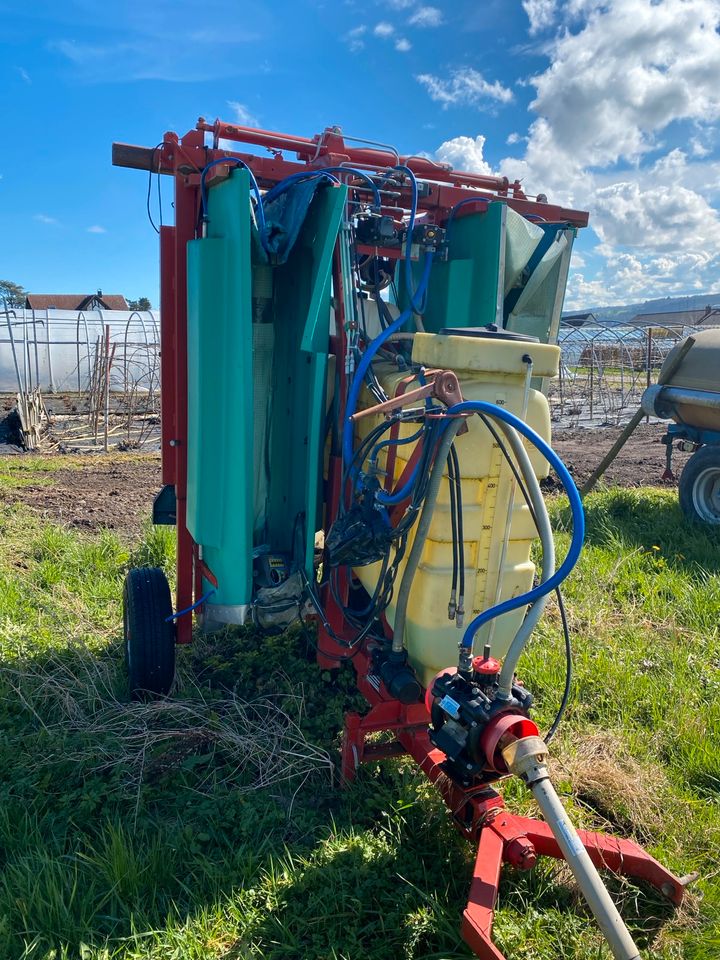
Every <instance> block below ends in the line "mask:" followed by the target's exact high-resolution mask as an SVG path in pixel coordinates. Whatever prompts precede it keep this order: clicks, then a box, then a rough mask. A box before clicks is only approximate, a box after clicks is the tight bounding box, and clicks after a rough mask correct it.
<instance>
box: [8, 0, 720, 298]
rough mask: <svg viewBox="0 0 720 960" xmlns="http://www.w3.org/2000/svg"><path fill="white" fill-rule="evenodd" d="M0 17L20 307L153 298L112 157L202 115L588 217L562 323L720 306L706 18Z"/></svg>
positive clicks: (493, 6) (39, 6)
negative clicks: (372, 148)
mask: <svg viewBox="0 0 720 960" xmlns="http://www.w3.org/2000/svg"><path fill="white" fill-rule="evenodd" d="M0 17H1V18H2V21H1V22H2V24H3V29H2V34H1V35H0V102H1V103H2V104H3V109H2V117H3V124H2V133H1V134H0V138H1V139H0V277H1V278H2V279H8V280H12V281H14V282H16V283H19V284H21V285H22V286H24V287H25V288H26V289H28V290H30V291H33V292H38V293H43V292H48V293H62V292H69V293H88V292H91V291H94V290H97V289H102V290H104V291H105V292H106V293H123V294H125V295H126V296H128V297H131V298H138V297H141V296H147V297H149V298H150V300H151V301H152V302H153V304H155V305H156V304H157V302H158V289H159V276H158V274H159V269H158V245H157V236H156V234H155V232H154V231H153V228H152V227H151V225H150V223H149V221H148V218H147V213H146V193H147V175H146V174H143V173H142V172H140V171H133V170H126V169H119V168H114V167H112V166H111V162H110V155H111V144H112V142H113V140H119V141H124V142H126V143H134V144H140V145H144V146H154V145H155V144H156V143H157V142H158V141H159V140H161V139H162V136H163V133H164V132H165V131H166V130H174V131H176V132H178V133H180V134H183V133H185V132H186V131H187V130H189V129H191V128H192V127H193V126H194V124H195V122H196V120H197V118H198V116H204V117H206V118H208V119H214V118H215V117H220V118H221V119H225V120H229V121H239V122H241V123H243V124H246V125H251V126H254V125H259V126H262V127H264V128H266V129H271V130H279V131H282V132H286V133H295V134H301V135H304V136H312V135H313V134H315V133H319V132H320V131H322V130H323V129H324V127H326V126H328V125H331V124H337V125H339V126H341V127H342V129H343V131H344V132H345V133H346V134H348V135H350V136H357V137H368V138H370V139H373V140H378V141H383V142H386V143H392V144H394V145H395V146H396V147H397V149H398V150H399V151H400V152H401V153H424V154H427V155H429V156H432V157H436V158H437V159H440V160H443V161H447V162H450V163H452V165H453V166H454V167H456V168H458V169H465V170H473V171H480V172H484V171H492V172H494V173H502V174H505V175H507V176H509V177H510V178H511V179H513V178H515V177H520V178H521V179H522V181H523V185H524V188H525V189H526V191H527V192H528V193H530V194H536V193H539V192H543V193H545V194H547V196H548V199H549V200H550V201H551V202H556V203H561V204H564V205H568V206H572V207H575V208H577V209H583V210H589V212H590V227H589V228H587V229H585V230H584V231H581V233H580V236H579V237H578V240H577V241H576V246H575V253H574V256H573V262H572V267H571V273H570V279H569V284H568V294H567V297H566V307H568V308H572V309H578V308H582V307H592V306H603V305H611V304H617V303H626V302H634V301H641V300H644V299H646V298H654V297H664V296H678V295H687V294H693V293H703V292H709V291H714V290H719V291H720V274H719V267H720V213H719V204H720V137H719V136H718V132H719V128H718V119H719V117H720V33H719V32H718V28H719V27H720V0H605V2H599V0H482V2H480V0H454V2H448V3H445V2H441V0H434V2H433V4H432V5H431V4H429V3H424V2H422V0H382V2H376V0H344V2H343V0H273V2H255V0H152V2H148V0H126V2H123V3H119V2H114V0H106V2H104V3H101V2H99V0H63V2H62V3H58V2H57V0H51V2H50V0H34V2H33V3H27V2H25V3H20V2H17V0H13V2H11V3H7V2H3V0H0ZM162 187H163V204H164V216H165V219H166V220H167V218H168V214H169V212H170V204H171V200H172V197H171V184H170V182H169V178H163V184H162ZM153 213H154V216H155V218H156V219H157V213H158V211H157V194H156V186H155V184H153ZM719 296H720V294H719Z"/></svg>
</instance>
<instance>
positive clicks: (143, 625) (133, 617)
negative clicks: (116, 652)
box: [123, 567, 175, 699]
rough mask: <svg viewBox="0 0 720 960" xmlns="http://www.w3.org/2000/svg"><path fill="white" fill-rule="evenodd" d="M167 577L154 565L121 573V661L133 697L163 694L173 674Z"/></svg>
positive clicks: (173, 629) (168, 688)
mask: <svg viewBox="0 0 720 960" xmlns="http://www.w3.org/2000/svg"><path fill="white" fill-rule="evenodd" d="M172 612H173V610H172V600H171V597H170V586H169V584H168V582H167V577H166V576H165V574H164V573H163V571H162V570H160V569H159V568H158V567H136V568H134V569H133V570H130V571H129V573H128V575H127V576H126V577H125V586H124V589H123V628H124V634H125V664H126V666H127V672H128V683H129V686H130V693H131V695H132V696H133V697H134V698H135V699H142V698H144V697H147V696H153V695H154V696H166V695H167V694H168V693H169V692H170V688H171V687H172V683H173V680H174V678H175V625H174V624H173V622H172V620H168V619H167V618H168V617H170V616H171V615H172Z"/></svg>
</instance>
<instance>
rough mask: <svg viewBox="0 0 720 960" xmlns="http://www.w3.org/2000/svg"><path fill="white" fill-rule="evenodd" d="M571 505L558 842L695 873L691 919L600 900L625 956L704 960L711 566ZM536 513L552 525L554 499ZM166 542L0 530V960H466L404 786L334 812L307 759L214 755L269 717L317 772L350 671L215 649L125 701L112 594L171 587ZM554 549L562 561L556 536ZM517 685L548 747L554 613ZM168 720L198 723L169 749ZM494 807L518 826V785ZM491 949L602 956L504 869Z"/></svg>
mask: <svg viewBox="0 0 720 960" xmlns="http://www.w3.org/2000/svg"><path fill="white" fill-rule="evenodd" d="M63 462H64V461H63ZM11 472H12V473H13V474H14V475H15V476H17V471H16V470H15V468H14V466H13V468H12V471H11ZM1 480H2V478H1V477H0V482H1ZM587 508H588V521H589V528H588V540H587V548H586V550H585V552H584V555H583V558H582V560H581V562H580V565H579V567H578V569H577V572H576V573H575V574H574V575H573V577H572V579H571V581H570V583H569V584H568V587H567V591H566V595H567V604H568V609H569V614H570V619H571V625H572V628H573V635H574V644H575V665H576V686H575V693H574V697H573V701H572V704H571V708H570V710H569V713H568V717H567V721H566V723H565V725H564V727H563V728H562V734H561V735H559V737H558V742H557V744H555V745H554V746H553V754H554V756H555V757H556V760H555V761H554V769H555V771H556V781H557V783H558V786H559V789H560V790H561V792H562V793H563V795H564V797H565V799H566V800H567V801H568V804H569V806H570V809H571V811H572V815H573V817H574V818H575V819H576V821H577V822H578V824H581V825H583V826H586V827H587V826H590V827H605V828H608V829H614V830H617V831H619V832H621V833H623V834H624V835H626V836H634V837H636V838H637V839H638V840H639V841H641V842H643V843H645V844H646V845H647V846H648V847H649V849H650V850H651V852H652V853H653V854H655V855H656V856H658V857H659V858H661V859H663V860H664V861H665V862H667V864H668V865H669V866H670V867H671V868H673V869H674V870H676V871H677V872H679V873H686V872H689V871H691V870H699V871H700V872H701V873H702V874H703V878H702V879H701V880H700V881H699V883H698V884H697V887H696V890H697V892H698V893H701V894H702V899H700V898H699V897H698V896H697V894H696V895H694V896H693V897H692V898H691V900H690V904H689V906H688V908H687V909H683V910H682V911H681V912H680V913H678V914H676V913H673V911H672V910H670V909H669V908H668V907H667V906H665V905H664V904H663V903H661V902H660V901H659V900H658V898H657V897H655V896H654V895H653V894H652V893H650V892H648V891H647V890H642V891H638V889H637V888H635V887H634V886H632V885H630V884H627V883H623V882H620V881H615V880H613V881H612V889H613V892H614V893H615V894H616V895H617V898H618V901H619V902H620V905H621V908H622V911H623V913H624V915H625V916H626V917H627V918H628V921H629V923H630V925H631V927H632V929H633V931H634V933H635V934H636V936H637V938H638V940H639V941H640V942H641V944H642V946H643V948H644V949H645V950H646V951H647V953H646V955H647V956H652V957H656V958H660V960H677V958H681V957H687V958H690V960H700V958H708V960H709V958H712V957H716V956H717V955H718V954H719V953H720V883H718V879H717V876H716V874H717V866H716V862H715V861H716V851H717V850H718V846H719V841H720V803H719V801H720V737H719V736H718V734H719V732H720V698H719V697H718V686H719V684H720V638H719V636H718V621H719V617H720V576H719V575H718V574H719V572H720V545H718V541H717V537H716V536H713V535H711V534H708V533H707V531H702V530H699V529H690V528H688V527H686V526H685V525H684V522H683V520H682V517H681V515H680V513H679V511H678V508H677V506H676V498H675V495H674V494H672V493H669V492H665V491H651V490H641V491H618V490H614V491H609V492H604V493H598V494H595V495H593V496H592V497H590V498H589V500H588V504H587ZM553 511H554V514H555V520H556V522H557V523H558V524H559V525H561V526H562V524H563V522H564V520H565V516H566V511H565V509H564V508H563V505H562V503H561V502H560V501H556V502H555V503H554V505H553ZM169 534H170V535H169ZM171 534H172V531H168V530H165V529H163V528H157V529H156V530H154V531H149V532H148V533H147V535H146V537H145V539H144V541H143V542H142V543H141V544H139V545H137V546H135V547H134V548H133V549H132V550H131V549H129V548H128V547H127V546H126V545H124V544H123V543H121V542H120V541H119V540H118V539H116V538H115V537H114V536H113V535H112V534H110V533H107V532H103V533H99V534H97V535H93V536H88V535H86V536H83V535H80V534H76V533H74V532H70V531H67V530H64V529H61V528H59V527H56V526H52V525H49V524H47V523H45V522H43V521H41V520H40V519H38V518H37V517H36V516H34V515H33V514H32V513H31V512H30V511H28V510H23V509H21V508H18V507H17V506H13V507H9V506H0V537H1V538H2V543H3V547H4V549H3V550H2V552H1V554H0V871H1V872H0V957H1V958H6V957H7V958H8V960H15V958H32V960H50V958H53V960H71V958H72V960H76V958H82V960H111V958H112V960H115V958H117V960H120V958H122V960H133V958H138V960H139V958H157V960H160V958H162V960H173V958H177V960H200V958H202V960H206V958H207V960H210V958H212V960H246V958H247V960H252V958H260V957H262V958H272V960H281V958H282V960H300V958H303V960H304V958H308V960H331V958H335V960H395V958H398V960H399V958H408V960H419V958H427V960H429V958H448V960H450V958H468V957H470V956H471V954H470V953H469V951H468V950H467V948H466V947H465V946H464V945H463V943H462V941H461V939H460V937H459V927H460V917H461V913H462V909H463V907H464V905H465V901H466V898H467V888H468V882H469V876H470V871H471V869H472V859H473V850H472V848H471V846H470V845H469V844H468V843H466V842H465V841H463V840H462V839H461V838H460V837H459V836H458V835H457V834H456V832H455V831H454V829H453V828H452V827H451V825H450V824H449V822H448V818H447V815H446V811H445V809H444V807H443V805H442V803H441V802H440V801H439V800H438V799H437V797H436V795H435V794H434V792H433V790H432V788H431V787H430V786H429V785H428V784H427V782H426V781H425V780H424V779H423V778H422V777H420V776H419V775H418V774H417V772H416V770H415V769H414V768H413V766H412V764H410V763H407V762H404V763H398V762H390V761H388V762H387V763H385V764H382V765H378V766H372V767H369V768H365V769H363V770H362V771H361V774H360V776H359V778H358V782H357V783H356V784H355V785H354V786H353V787H352V788H350V789H348V790H341V789H339V788H338V786H337V782H336V778H334V777H333V776H331V774H330V771H329V769H328V766H327V764H325V765H323V764H322V763H321V762H319V760H318V762H317V763H315V764H314V765H313V764H311V765H310V767H312V769H311V768H310V767H308V766H307V765H306V766H305V767H303V768H302V769H300V770H299V772H298V768H297V767H296V768H295V772H296V774H297V775H296V776H292V777H291V779H289V780H287V781H282V780H278V779H276V780H275V781H274V782H272V783H270V784H269V785H268V786H267V787H265V788H262V789H254V786H255V785H256V781H257V775H256V770H255V769H254V767H253V756H254V754H253V752H252V750H253V749H255V748H256V747H257V742H256V743H255V745H254V746H253V745H252V744H251V745H250V746H248V747H246V748H243V749H240V748H238V749H233V746H232V741H231V740H228V739H227V738H226V739H223V736H221V734H222V733H223V732H227V730H228V729H229V725H230V726H231V727H232V722H233V721H232V709H233V707H232V702H233V701H232V697H231V695H230V694H229V693H228V691H229V690H230V691H233V692H234V695H235V696H236V697H237V698H240V699H241V700H251V699H257V698H260V699H261V700H262V701H263V702H266V701H267V699H268V698H273V697H274V698H278V702H279V704H280V705H281V706H282V708H283V710H284V711H285V712H286V713H287V715H288V721H287V724H288V727H287V728H288V730H289V731H290V732H292V730H294V729H296V728H295V726H294V724H296V723H297V724H298V725H299V729H300V730H301V731H302V734H303V736H304V737H305V738H306V740H307V741H308V743H310V744H315V745H316V747H317V751H318V752H317V754H316V757H317V758H321V757H322V756H323V755H330V756H336V755H337V747H338V742H339V740H338V737H339V731H340V728H341V723H342V714H343V711H344V710H346V709H348V708H353V707H355V706H357V704H358V698H357V695H356V694H355V693H354V691H353V684H352V671H351V670H350V668H349V667H346V668H344V669H343V670H342V671H341V672H340V674H339V675H338V676H337V677H334V676H331V675H330V674H329V673H327V672H321V671H319V670H318V669H317V668H316V666H315V664H314V663H313V660H312V650H311V649H310V648H309V647H308V642H307V639H306V638H305V637H304V636H303V634H301V633H300V632H297V631H290V633H288V634H286V635H284V636H280V637H263V636H261V635H260V634H258V633H257V632H255V631H253V630H246V631H235V632H227V633H225V634H221V635H217V636H215V637H213V638H212V639H209V640H204V641H200V642H198V644H197V645H196V646H193V647H191V648H189V649H188V650H186V651H183V656H182V662H181V670H180V674H181V681H182V682H181V688H180V690H179V692H178V694H177V699H176V701H175V703H176V709H177V711H178V712H177V713H176V714H172V715H168V716H162V715H153V714H151V713H147V712H143V710H144V709H145V708H144V707H142V708H139V709H136V708H134V707H131V706H130V705H128V704H127V703H125V702H124V687H123V677H122V670H121V668H120V660H121V652H120V645H121V640H120V628H119V624H120V606H119V598H120V593H121V587H122V579H123V576H124V573H125V571H126V569H127V568H128V566H129V565H131V564H136V563H159V564H161V565H163V566H164V567H165V568H166V569H167V570H168V571H169V572H170V573H171V572H172V565H173V557H172V536H171ZM558 540H559V543H560V549H561V551H562V549H563V547H564V546H565V545H566V544H567V542H568V536H567V534H565V533H562V532H561V533H560V534H559V535H558ZM522 672H523V676H524V678H525V680H526V682H527V684H528V686H529V687H530V688H531V689H532V690H533V692H534V693H535V694H536V696H537V701H538V712H537V715H538V718H539V720H540V721H541V722H542V723H543V724H546V723H548V722H549V721H550V719H551V718H552V715H553V712H554V710H555V709H556V703H557V699H558V695H559V691H560V689H561V687H562V677H563V658H562V645H561V640H560V635H559V624H558V618H557V611H556V610H554V609H550V611H549V613H548V615H547V616H546V618H545V620H544V621H543V624H542V626H541V629H540V630H539V631H538V633H537V635H536V637H535V639H534V641H533V643H532V645H531V647H530V649H529V651H528V653H527V654H526V657H525V659H524V660H523V662H522ZM298 697H301V698H302V699H301V701H300V700H299V699H298ZM181 711H189V712H192V715H193V716H194V717H195V718H196V721H195V724H194V726H193V727H189V726H188V728H187V731H185V730H184V729H177V728H178V726H179V724H178V723H177V720H178V717H182V716H183V714H182V712H181ZM243 724H245V725H246V726H247V722H246V721H245V720H243V722H242V723H239V724H238V723H235V726H234V727H232V729H231V730H230V732H231V733H233V734H234V733H237V732H238V730H239V731H242V729H243ZM143 725H144V726H143ZM251 732H252V730H251ZM133 736H134V737H135V739H133ZM163 737H166V739H162V738H163ZM143 738H144V739H143ZM255 740H256V741H257V738H255ZM259 743H260V749H261V750H262V749H264V748H265V747H264V746H263V743H262V738H260V741H259ZM288 772H289V773H290V774H292V772H293V771H292V770H288ZM506 797H507V799H508V802H509V804H510V805H511V807H512V808H513V809H517V810H522V811H527V810H530V809H532V805H531V802H530V800H529V798H528V796H527V795H526V793H525V792H524V789H523V788H522V787H521V785H520V784H513V783H508V784H507V789H506ZM495 936H496V941H497V944H498V946H499V947H500V948H501V949H503V950H504V951H505V952H506V953H507V954H508V956H509V957H511V958H523V960H557V958H563V960H581V958H582V960H588V958H593V960H595V958H607V957H608V956H609V954H608V952H607V950H606V949H605V947H604V946H603V944H602V940H601V938H600V936H599V935H598V933H597V932H596V930H595V927H594V924H593V923H592V921H591V920H590V919H589V917H588V913H587V911H586V909H585V908H584V907H583V905H582V903H581V902H579V901H578V899H577V896H576V893H575V890H574V888H573V886H572V884H571V883H569V882H568V878H567V875H566V873H565V871H564V870H563V869H562V867H561V868H558V867H557V866H556V865H554V864H552V863H550V862H547V861H542V862H541V863H540V865H539V866H538V867H537V868H536V869H535V870H534V871H532V872H531V873H530V874H518V873H514V872H512V871H511V870H507V871H506V873H505V875H504V879H503V883H502V889H501V899H500V905H499V909H498V912H497V920H496V932H495Z"/></svg>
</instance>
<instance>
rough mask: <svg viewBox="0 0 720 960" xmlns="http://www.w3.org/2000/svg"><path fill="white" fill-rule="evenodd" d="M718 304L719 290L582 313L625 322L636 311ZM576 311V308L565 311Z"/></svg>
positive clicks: (603, 319) (691, 308)
mask: <svg viewBox="0 0 720 960" xmlns="http://www.w3.org/2000/svg"><path fill="white" fill-rule="evenodd" d="M718 304H720V290H717V291H715V292H714V293H697V294H693V295H692V296H687V297H663V298H662V299H660V300H645V301H644V302H643V303H626V304H624V305H623V306H617V307H585V308H583V311H582V312H583V313H585V312H587V313H594V314H595V316H596V317H597V318H598V320H601V321H603V322H605V321H608V320H611V321H613V322H615V323H627V322H628V321H630V320H632V318H633V317H634V316H635V314H637V313H672V311H673V310H700V309H702V308H703V307H707V306H709V305H712V306H716V305H718ZM570 312H572V313H577V312H578V311H577V310H573V311H569V310H566V311H565V313H570Z"/></svg>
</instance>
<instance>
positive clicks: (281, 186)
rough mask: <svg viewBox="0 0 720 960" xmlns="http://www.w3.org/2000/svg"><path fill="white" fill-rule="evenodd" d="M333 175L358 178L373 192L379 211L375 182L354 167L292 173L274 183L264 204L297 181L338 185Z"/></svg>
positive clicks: (377, 191)
mask: <svg viewBox="0 0 720 960" xmlns="http://www.w3.org/2000/svg"><path fill="white" fill-rule="evenodd" d="M335 173H350V174H352V175H353V176H355V177H360V178H361V179H363V180H365V182H366V183H367V184H369V186H370V189H371V190H372V192H373V196H374V198H375V206H376V207H377V208H378V209H380V207H381V200H380V191H379V190H378V188H377V185H376V184H375V181H374V180H373V179H372V178H371V177H370V176H368V174H367V173H365V172H364V171H363V170H356V169H355V168H354V167H322V168H320V169H316V170H302V171H300V172H299V173H293V174H291V175H290V176H289V177H286V178H285V179H284V180H281V181H280V183H276V184H275V186H274V187H273V188H272V190H268V192H267V193H266V194H265V203H271V202H272V201H273V200H274V199H275V198H276V197H279V196H280V194H281V193H284V192H285V191H286V190H287V189H289V188H290V187H291V186H292V185H293V184H294V183H297V182H298V181H299V180H307V179H308V178H312V177H327V178H328V179H329V180H332V181H333V182H334V183H339V182H340V181H339V180H338V178H337V177H335V176H333V174H335Z"/></svg>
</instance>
